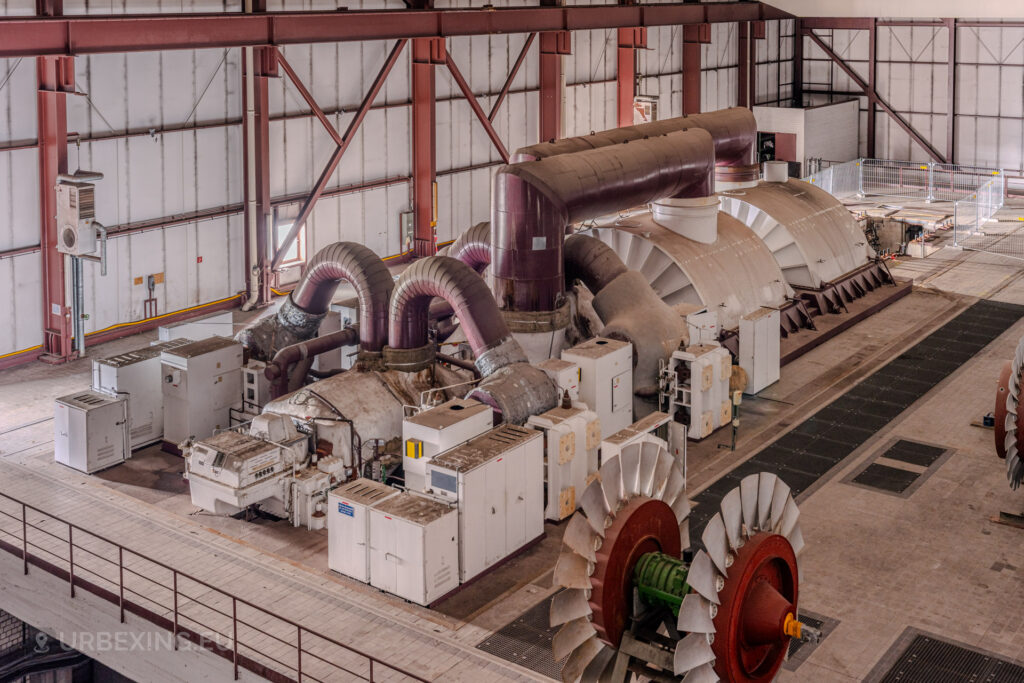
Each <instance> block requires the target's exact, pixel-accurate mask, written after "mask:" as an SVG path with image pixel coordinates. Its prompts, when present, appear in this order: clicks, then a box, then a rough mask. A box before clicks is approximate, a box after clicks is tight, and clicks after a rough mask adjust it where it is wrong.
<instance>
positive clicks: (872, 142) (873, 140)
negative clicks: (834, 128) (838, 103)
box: [867, 19, 878, 159]
mask: <svg viewBox="0 0 1024 683" xmlns="http://www.w3.org/2000/svg"><path fill="white" fill-rule="evenodd" d="M870 22H871V24H870V26H869V27H868V140H867V144H868V156H869V157H871V158H872V159H875V158H878V112H877V111H876V110H875V107H876V105H877V103H878V100H877V98H876V97H875V92H876V90H875V86H876V85H877V83H878V20H877V19H871V20H870Z"/></svg>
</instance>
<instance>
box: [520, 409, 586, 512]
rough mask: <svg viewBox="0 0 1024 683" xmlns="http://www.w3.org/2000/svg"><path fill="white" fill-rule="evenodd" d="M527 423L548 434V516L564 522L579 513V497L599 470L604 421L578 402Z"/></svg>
mask: <svg viewBox="0 0 1024 683" xmlns="http://www.w3.org/2000/svg"><path fill="white" fill-rule="evenodd" d="M526 424H527V426H529V427H533V428H534V429H537V430H540V431H541V432H543V434H544V451H545V454H544V474H545V481H546V483H547V501H546V503H545V505H544V516H545V518H547V519H550V520H552V521H554V522H558V521H561V520H563V519H565V518H566V517H568V516H570V515H572V513H573V512H575V511H576V499H577V497H578V496H580V495H582V494H583V489H585V488H586V487H587V484H588V483H589V479H590V475H592V474H593V473H594V472H596V471H597V468H598V462H597V452H598V449H599V447H600V445H601V421H600V420H599V419H598V418H597V413H595V412H593V411H592V410H589V409H588V408H587V406H586V405H585V404H583V403H576V404H575V405H574V406H572V407H571V408H561V407H559V408H554V409H552V410H549V411H548V412H546V413H544V414H542V415H534V416H531V417H530V419H529V420H527V422H526Z"/></svg>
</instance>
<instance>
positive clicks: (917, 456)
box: [882, 439, 946, 467]
mask: <svg viewBox="0 0 1024 683" xmlns="http://www.w3.org/2000/svg"><path fill="white" fill-rule="evenodd" d="M945 452H946V449H945V448H939V447H938V446H929V445H927V444H923V443H918V442H916V441H908V440H906V439H900V440H899V441H897V442H896V443H894V444H893V445H892V446H890V447H889V450H887V451H886V452H885V453H883V454H882V456H883V457H885V458H889V459H891V460H899V461H901V462H908V463H910V464H911V465H919V466H921V467H931V466H932V464H933V463H934V462H935V461H936V460H938V459H939V458H940V457H942V454H943V453H945Z"/></svg>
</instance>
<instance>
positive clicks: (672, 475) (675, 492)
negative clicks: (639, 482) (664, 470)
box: [661, 463, 686, 505]
mask: <svg viewBox="0 0 1024 683" xmlns="http://www.w3.org/2000/svg"><path fill="white" fill-rule="evenodd" d="M685 491H686V477H684V476H683V471H682V470H681V469H679V464H678V463H672V467H671V468H670V469H669V471H668V481H667V482H666V483H665V492H664V493H662V494H661V499H662V500H663V501H665V502H666V503H668V504H669V505H671V504H672V503H674V502H676V498H678V497H679V496H683V495H686V494H685Z"/></svg>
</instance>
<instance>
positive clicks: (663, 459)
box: [651, 449, 675, 500]
mask: <svg viewBox="0 0 1024 683" xmlns="http://www.w3.org/2000/svg"><path fill="white" fill-rule="evenodd" d="M673 462H675V458H673V457H672V454H671V453H669V452H668V451H666V450H664V449H662V451H661V452H659V453H658V465H657V467H655V468H654V488H653V489H652V490H651V497H652V498H659V499H661V500H664V499H665V497H664V493H665V485H666V484H668V475H669V472H671V471H672V463H673Z"/></svg>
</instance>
